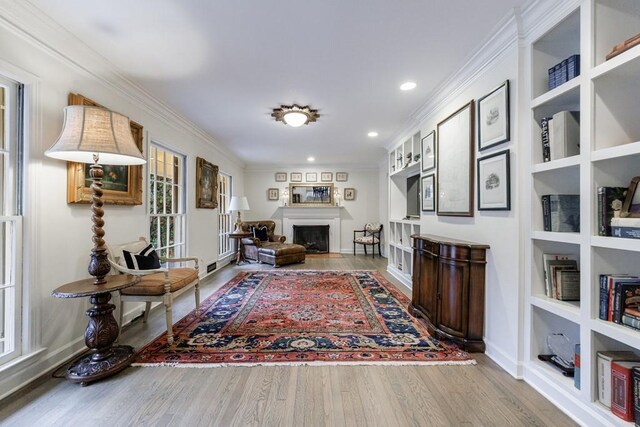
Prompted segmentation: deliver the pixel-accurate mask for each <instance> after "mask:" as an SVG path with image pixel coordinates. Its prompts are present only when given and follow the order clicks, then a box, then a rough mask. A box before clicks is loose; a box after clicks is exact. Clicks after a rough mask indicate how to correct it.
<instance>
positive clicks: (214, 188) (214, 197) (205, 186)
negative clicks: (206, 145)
mask: <svg viewBox="0 0 640 427" xmlns="http://www.w3.org/2000/svg"><path fill="white" fill-rule="evenodd" d="M217 207H218V166H216V165H214V164H211V163H209V162H207V161H206V160H205V159H203V158H201V157H196V208H205V209H215V208H217Z"/></svg>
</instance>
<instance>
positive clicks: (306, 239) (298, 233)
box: [293, 225, 329, 254]
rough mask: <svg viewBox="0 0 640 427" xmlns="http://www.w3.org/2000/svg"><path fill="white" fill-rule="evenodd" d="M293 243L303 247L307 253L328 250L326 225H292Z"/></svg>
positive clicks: (326, 251) (327, 228)
mask: <svg viewBox="0 0 640 427" xmlns="http://www.w3.org/2000/svg"><path fill="white" fill-rule="evenodd" d="M293 243H297V244H298V245H302V246H304V247H305V249H306V251H307V253H308V254H326V253H328V252H329V226H328V225H294V226H293Z"/></svg>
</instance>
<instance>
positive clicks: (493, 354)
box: [484, 338, 522, 380]
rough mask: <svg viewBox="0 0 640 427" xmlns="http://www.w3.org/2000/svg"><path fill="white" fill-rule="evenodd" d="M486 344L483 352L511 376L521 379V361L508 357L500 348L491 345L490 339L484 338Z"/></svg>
mask: <svg viewBox="0 0 640 427" xmlns="http://www.w3.org/2000/svg"><path fill="white" fill-rule="evenodd" d="M484 343H485V346H486V349H485V352H484V354H485V355H487V357H489V358H490V359H491V360H493V361H494V362H496V363H497V364H498V365H499V366H500V367H501V368H502V369H504V370H505V371H507V373H508V374H509V375H511V376H512V377H514V378H516V379H519V380H521V379H522V363H521V362H518V361H517V360H513V358H511V357H509V355H508V354H506V353H505V352H504V351H503V350H502V349H500V348H498V347H496V346H495V345H493V343H492V342H491V341H487V339H486V338H485V339H484Z"/></svg>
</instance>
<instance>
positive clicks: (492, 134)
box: [478, 80, 510, 151]
mask: <svg viewBox="0 0 640 427" xmlns="http://www.w3.org/2000/svg"><path fill="white" fill-rule="evenodd" d="M478 122H479V123H478V150H479V151H482V150H486V149H487V148H490V147H493V146H494V145H498V144H502V143H503V142H507V141H509V139H510V136H509V80H507V81H505V82H504V83H502V84H501V85H500V86H498V87H497V88H495V89H494V90H492V91H491V92H490V93H488V94H487V95H485V96H483V97H482V98H480V99H478Z"/></svg>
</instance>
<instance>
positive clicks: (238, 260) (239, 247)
mask: <svg viewBox="0 0 640 427" xmlns="http://www.w3.org/2000/svg"><path fill="white" fill-rule="evenodd" d="M251 236H253V234H251V233H229V237H231V238H232V239H235V241H236V248H237V254H236V265H240V264H242V263H243V262H246V261H247V260H246V259H245V257H244V251H243V250H242V248H243V247H244V244H243V243H242V239H244V238H245V237H251Z"/></svg>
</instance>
